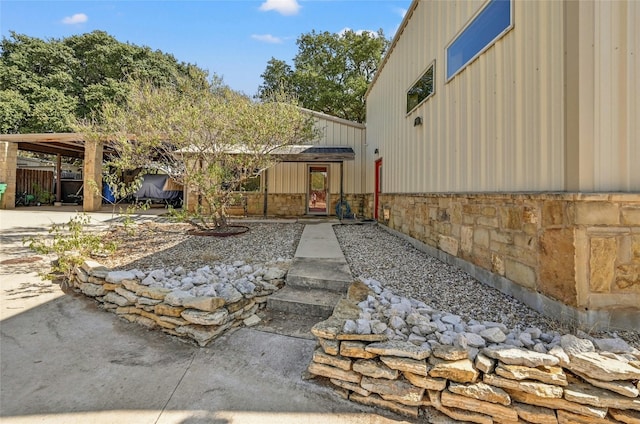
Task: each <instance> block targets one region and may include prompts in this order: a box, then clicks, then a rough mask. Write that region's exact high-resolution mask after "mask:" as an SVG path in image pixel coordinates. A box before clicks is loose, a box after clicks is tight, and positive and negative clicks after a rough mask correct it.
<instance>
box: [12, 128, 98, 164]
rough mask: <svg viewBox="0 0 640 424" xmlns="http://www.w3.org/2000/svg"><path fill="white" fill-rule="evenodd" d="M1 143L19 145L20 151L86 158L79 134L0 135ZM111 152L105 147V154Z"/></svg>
mask: <svg viewBox="0 0 640 424" xmlns="http://www.w3.org/2000/svg"><path fill="white" fill-rule="evenodd" d="M0 141H9V142H13V143H18V150H25V151H29V152H37V153H47V154H52V155H56V154H61V155H62V156H69V157H74V158H80V159H82V158H84V139H83V138H82V134H79V133H40V134H0ZM109 152H110V149H109V147H108V146H106V145H105V146H104V153H105V154H108V153H109Z"/></svg>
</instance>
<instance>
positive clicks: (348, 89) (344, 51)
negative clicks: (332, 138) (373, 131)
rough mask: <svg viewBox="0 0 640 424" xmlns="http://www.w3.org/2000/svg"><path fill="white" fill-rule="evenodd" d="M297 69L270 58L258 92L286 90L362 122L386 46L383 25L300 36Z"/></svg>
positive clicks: (314, 105) (310, 105) (308, 105)
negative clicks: (375, 28)
mask: <svg viewBox="0 0 640 424" xmlns="http://www.w3.org/2000/svg"><path fill="white" fill-rule="evenodd" d="M297 44H298V53H297V54H296V56H295V57H294V59H293V62H294V65H295V69H293V70H292V68H291V67H290V66H289V65H287V64H286V63H285V62H284V61H281V60H277V59H275V58H271V60H269V62H268V63H267V68H266V69H265V71H264V73H263V74H262V75H261V76H262V78H263V81H264V82H263V85H261V86H260V88H259V92H258V97H260V98H264V97H265V96H268V95H269V94H270V93H271V92H273V91H274V90H279V89H284V90H287V91H290V92H292V93H294V94H296V95H297V96H298V98H299V99H300V102H301V104H302V105H303V106H304V107H305V108H308V109H311V110H315V111H319V112H324V113H327V114H330V115H334V116H337V117H340V118H344V119H348V120H351V121H356V122H365V118H366V106H365V97H364V95H365V93H366V91H367V87H368V85H369V83H370V82H371V81H372V80H373V76H374V75H375V72H376V70H377V67H378V63H379V62H380V60H381V59H382V56H383V55H384V52H385V51H386V49H387V48H388V46H389V40H387V39H386V38H385V37H384V33H383V32H382V30H379V31H378V32H377V33H376V34H372V33H369V32H363V33H360V34H359V33H355V32H353V31H346V32H344V33H343V34H332V33H329V32H322V33H316V32H315V31H312V32H311V33H308V34H303V35H301V36H300V37H299V38H298V40H297Z"/></svg>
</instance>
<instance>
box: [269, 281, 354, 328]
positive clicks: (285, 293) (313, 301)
mask: <svg viewBox="0 0 640 424" xmlns="http://www.w3.org/2000/svg"><path fill="white" fill-rule="evenodd" d="M341 297H342V295H341V294H340V293H336V292H332V291H327V290H320V289H309V288H304V287H291V286H286V287H284V288H282V289H280V290H278V291H277V292H276V293H274V294H272V295H271V296H269V298H268V299H267V308H268V309H271V310H274V311H281V312H286V313H291V314H299V315H308V316H313V317H319V318H322V319H327V318H329V317H330V316H331V314H332V312H333V308H334V307H335V306H336V304H337V303H338V300H340V298H341ZM319 321H321V320H319Z"/></svg>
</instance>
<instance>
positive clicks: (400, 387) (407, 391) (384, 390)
mask: <svg viewBox="0 0 640 424" xmlns="http://www.w3.org/2000/svg"><path fill="white" fill-rule="evenodd" d="M360 386H362V388H363V389H365V390H368V391H370V392H372V393H378V394H384V395H393V396H399V397H402V398H403V399H406V400H410V401H414V402H418V401H421V400H422V397H423V396H424V389H423V388H420V387H416V386H414V385H413V384H411V383H409V382H408V381H406V380H405V379H403V378H402V379H398V380H388V379H386V378H372V377H367V376H363V377H362V380H361V381H360Z"/></svg>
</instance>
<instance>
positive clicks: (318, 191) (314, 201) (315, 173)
mask: <svg viewBox="0 0 640 424" xmlns="http://www.w3.org/2000/svg"><path fill="white" fill-rule="evenodd" d="M328 176H329V169H328V167H327V166H321V165H320V166H316V165H314V166H309V191H308V193H307V213H309V214H313V215H327V211H328V209H327V201H328V199H329V184H328Z"/></svg>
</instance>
